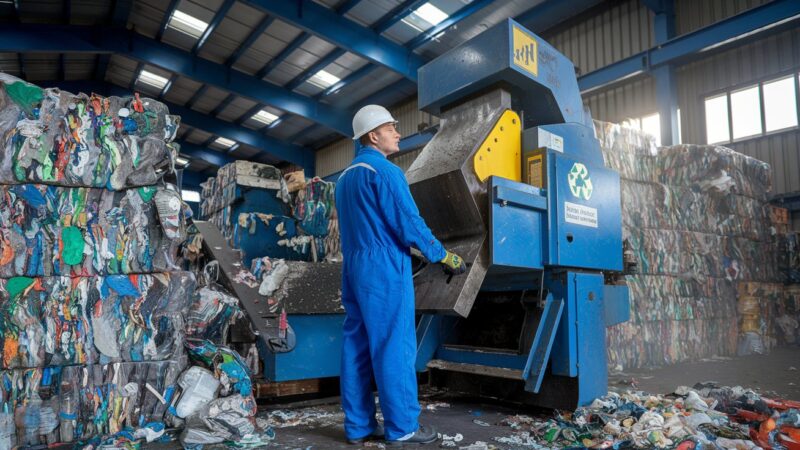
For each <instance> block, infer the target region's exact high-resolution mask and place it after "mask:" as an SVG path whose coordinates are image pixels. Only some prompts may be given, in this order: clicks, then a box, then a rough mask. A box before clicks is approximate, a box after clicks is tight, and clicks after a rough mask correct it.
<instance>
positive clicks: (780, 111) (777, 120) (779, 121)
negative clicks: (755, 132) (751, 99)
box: [764, 77, 797, 132]
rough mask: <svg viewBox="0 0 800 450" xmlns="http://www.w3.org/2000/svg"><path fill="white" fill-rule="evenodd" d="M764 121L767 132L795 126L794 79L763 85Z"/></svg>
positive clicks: (795, 101) (795, 96)
mask: <svg viewBox="0 0 800 450" xmlns="http://www.w3.org/2000/svg"><path fill="white" fill-rule="evenodd" d="M764 120H765V122H766V124H765V125H766V126H765V128H766V130H767V132H770V131H776V130H782V129H784V128H791V127H796V126H797V93H796V92H795V82H794V77H789V78H784V79H782V80H776V81H772V82H769V83H764Z"/></svg>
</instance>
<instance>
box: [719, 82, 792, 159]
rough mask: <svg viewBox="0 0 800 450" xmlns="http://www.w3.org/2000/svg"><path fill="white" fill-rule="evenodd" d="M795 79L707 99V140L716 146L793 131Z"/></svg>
mask: <svg viewBox="0 0 800 450" xmlns="http://www.w3.org/2000/svg"><path fill="white" fill-rule="evenodd" d="M797 108H798V106H797V76H796V75H792V76H789V77H783V78H779V79H775V80H768V81H764V82H761V83H758V84H754V85H750V86H745V87H743V88H740V89H736V90H732V91H730V92H725V93H723V94H717V95H714V96H710V97H706V99H705V109H706V139H707V142H708V143H709V144H719V143H727V142H731V141H735V140H738V139H748V138H753V137H759V136H764V135H765V134H767V133H772V132H776V131H782V130H787V129H791V128H796V127H797V126H798V111H797Z"/></svg>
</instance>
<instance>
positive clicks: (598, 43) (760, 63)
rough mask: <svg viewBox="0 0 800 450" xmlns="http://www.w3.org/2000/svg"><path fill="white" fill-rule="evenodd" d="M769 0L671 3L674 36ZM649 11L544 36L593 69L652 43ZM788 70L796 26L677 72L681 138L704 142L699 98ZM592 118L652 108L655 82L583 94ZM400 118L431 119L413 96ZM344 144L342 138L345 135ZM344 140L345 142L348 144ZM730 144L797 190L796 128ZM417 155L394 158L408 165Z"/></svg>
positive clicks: (342, 160) (782, 185) (796, 53)
mask: <svg viewBox="0 0 800 450" xmlns="http://www.w3.org/2000/svg"><path fill="white" fill-rule="evenodd" d="M766 2H767V0H677V1H676V28H677V32H678V33H679V34H683V33H687V32H690V31H694V30H697V29H698V28H702V27H704V26H707V25H710V24H713V23H714V22H718V21H720V20H723V19H725V18H727V17H730V16H733V15H735V14H738V13H740V12H742V11H744V10H747V9H750V8H753V7H755V6H758V5H761V4H763V3H766ZM652 24H653V13H652V12H650V10H648V9H647V8H646V7H645V6H643V5H642V4H641V3H640V1H639V0H625V1H621V2H618V3H615V4H614V5H613V6H611V7H610V8H609V9H607V10H606V11H604V12H602V13H600V14H597V15H595V16H593V17H590V18H587V19H586V20H584V21H582V22H580V23H577V24H574V25H571V26H570V27H568V28H566V29H560V30H558V31H556V32H554V33H551V34H545V35H544V37H545V38H546V39H547V40H548V42H550V43H551V44H553V45H554V46H555V47H556V48H557V49H558V50H559V51H561V52H562V53H564V54H565V55H567V56H568V57H569V58H570V59H572V60H573V61H574V63H575V65H576V67H578V68H579V69H580V70H581V72H582V73H587V72H590V71H592V70H596V69H598V68H600V67H603V66H605V65H607V64H610V63H613V62H615V61H618V60H620V59H623V58H625V57H628V56H630V55H632V54H635V53H638V52H641V51H644V50H646V49H648V48H651V47H652V46H653V45H654V33H653V25H652ZM789 70H797V71H800V31H798V30H791V31H787V32H784V33H782V34H779V35H777V36H774V37H770V38H767V39H762V40H760V41H758V42H755V43H749V44H745V45H743V46H741V47H738V48H736V49H733V50H730V51H728V52H725V53H722V54H719V55H715V56H712V57H709V58H706V59H704V60H702V61H698V62H694V63H692V64H689V65H687V66H684V67H680V68H678V70H677V82H678V95H679V99H678V102H679V107H680V108H681V137H682V140H683V142H688V143H705V142H706V139H705V130H704V120H705V119H704V107H703V101H702V98H703V97H704V95H706V94H708V93H710V92H714V91H720V90H722V89H728V88H731V87H734V86H738V85H742V84H746V83H750V82H753V83H755V82H757V81H761V80H764V79H765V78H769V77H771V76H773V75H776V76H777V75H780V74H783V73H786V71H789ZM584 103H585V104H586V105H587V106H589V108H590V110H591V112H592V116H593V117H594V118H595V119H599V120H604V121H610V122H620V121H622V120H624V119H626V118H630V117H641V116H644V115H648V114H652V113H654V112H656V111H657V104H656V96H655V85H654V82H653V80H652V78H650V77H641V78H639V79H634V80H631V81H630V82H627V83H624V84H622V85H619V86H616V87H614V88H612V89H607V90H604V91H600V92H596V93H593V94H591V95H588V96H586V97H585V98H584ZM392 113H393V114H395V115H396V117H397V118H398V120H400V131H401V133H402V134H403V135H404V136H407V135H409V134H413V133H416V132H417V125H418V124H419V123H421V122H425V123H428V124H433V123H435V119H436V118H435V117H431V116H430V115H428V114H425V113H422V112H420V111H418V110H417V104H416V101H412V102H409V103H406V104H404V105H402V106H400V107H398V108H395V109H394V110H393V111H392ZM345 141H346V140H345ZM348 143H349V142H348ZM351 145H352V144H350V146H347V147H343V146H342V144H341V143H339V142H337V143H334V144H332V145H330V146H328V147H326V148H325V149H323V150H320V152H319V153H318V154H317V172H318V173H319V174H320V175H326V174H328V173H333V172H336V171H338V170H341V169H342V168H344V167H345V166H346V165H347V163H348V162H349V161H350V158H351V157H352V146H351ZM730 147H731V148H733V149H735V150H737V151H740V152H742V153H745V154H747V155H751V156H754V157H756V158H759V159H762V160H764V161H766V162H768V163H770V164H771V165H772V167H773V172H774V192H775V193H784V192H794V191H800V170H798V168H800V162H799V159H798V153H800V150H799V149H800V133H799V132H798V131H796V130H794V131H789V132H783V133H779V134H776V135H771V136H767V137H762V138H757V139H750V140H747V141H743V142H737V143H733V144H730ZM416 154H417V153H416V152H412V153H410V154H408V155H403V156H402V157H400V158H398V160H397V161H396V162H397V163H398V165H400V166H401V167H403V168H407V167H408V166H409V165H410V164H411V162H412V161H413V158H414V157H415V156H416Z"/></svg>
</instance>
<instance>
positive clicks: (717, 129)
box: [706, 94, 731, 144]
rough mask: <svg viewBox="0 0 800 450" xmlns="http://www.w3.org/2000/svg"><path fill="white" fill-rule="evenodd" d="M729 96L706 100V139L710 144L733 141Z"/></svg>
mask: <svg viewBox="0 0 800 450" xmlns="http://www.w3.org/2000/svg"><path fill="white" fill-rule="evenodd" d="M730 128H731V127H730V123H729V122H728V94H724V95H719V96H717V97H711V98H707V99H706V139H707V142H708V143H709V144H716V143H717V142H727V141H730V140H731V134H730Z"/></svg>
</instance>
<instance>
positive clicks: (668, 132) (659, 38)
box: [651, 0, 680, 145]
mask: <svg viewBox="0 0 800 450" xmlns="http://www.w3.org/2000/svg"><path fill="white" fill-rule="evenodd" d="M659 6H660V8H658V9H657V10H654V12H655V18H654V25H655V26H654V28H655V37H656V45H661V44H663V43H664V42H666V41H668V40H670V39H672V38H673V37H675V2H674V1H673V0H662V1H661V2H660V5H659ZM651 73H652V75H653V78H654V79H655V83H656V101H657V103H658V114H659V117H660V119H661V145H675V144H678V127H679V126H680V124H679V123H678V87H677V84H676V81H675V68H674V66H673V65H672V64H667V65H665V66H661V67H657V68H655V69H653V71H652V72H651Z"/></svg>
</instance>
